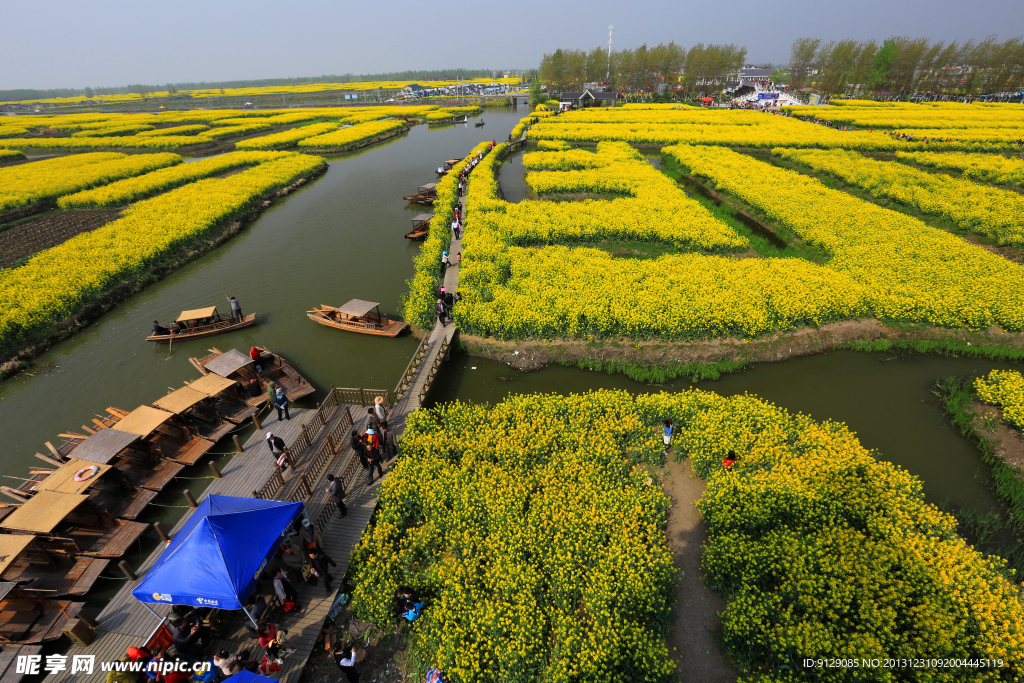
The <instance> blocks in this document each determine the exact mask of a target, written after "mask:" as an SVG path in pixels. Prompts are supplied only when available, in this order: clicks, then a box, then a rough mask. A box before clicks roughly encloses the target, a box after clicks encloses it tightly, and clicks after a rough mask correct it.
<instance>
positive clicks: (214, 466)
mask: <svg viewBox="0 0 1024 683" xmlns="http://www.w3.org/2000/svg"><path fill="white" fill-rule="evenodd" d="M210 469H211V470H213V478H214V479H220V478H221V477H223V476H224V475H222V474H221V473H220V469H218V467H217V463H216V462H214V461H213V460H211V461H210Z"/></svg>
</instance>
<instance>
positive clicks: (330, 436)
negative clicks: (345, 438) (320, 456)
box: [327, 434, 338, 454]
mask: <svg viewBox="0 0 1024 683" xmlns="http://www.w3.org/2000/svg"><path fill="white" fill-rule="evenodd" d="M327 445H328V446H329V447H330V449H331V453H332V454H334V453H337V452H338V449H337V448H335V447H334V435H333V434H328V435H327Z"/></svg>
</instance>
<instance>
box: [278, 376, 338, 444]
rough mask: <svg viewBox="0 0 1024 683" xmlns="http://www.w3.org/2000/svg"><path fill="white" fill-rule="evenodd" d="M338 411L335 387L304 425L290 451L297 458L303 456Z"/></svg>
mask: <svg viewBox="0 0 1024 683" xmlns="http://www.w3.org/2000/svg"><path fill="white" fill-rule="evenodd" d="M337 409H338V395H337V393H335V391H334V387H331V390H330V391H329V392H328V393H327V398H325V399H324V402H323V403H321V404H320V407H319V408H317V409H316V412H315V413H313V417H311V418H309V419H308V420H307V421H306V422H305V423H304V424H303V425H302V431H301V432H300V433H299V435H298V437H296V439H295V441H294V442H293V443H292V444H291V445H290V446H289V447H288V448H289V450H290V451H291V452H292V453H294V454H295V456H296V457H299V456H301V455H302V453H303V452H304V451H305V450H306V449H307V448H309V444H311V443H313V441H315V440H316V436H317V434H319V433H320V430H321V429H323V428H324V426H325V425H326V424H327V423H328V422H330V421H331V419H332V418H333V417H334V413H335V411H336V410H337Z"/></svg>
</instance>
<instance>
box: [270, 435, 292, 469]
mask: <svg viewBox="0 0 1024 683" xmlns="http://www.w3.org/2000/svg"><path fill="white" fill-rule="evenodd" d="M267 446H268V447H269V448H270V455H272V456H273V458H274V465H275V466H276V467H280V468H281V470H282V471H284V469H285V468H286V467H288V458H287V456H286V455H285V450H284V449H285V445H284V439H282V438H281V437H279V436H274V433H273V432H267Z"/></svg>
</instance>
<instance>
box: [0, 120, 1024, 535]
mask: <svg viewBox="0 0 1024 683" xmlns="http://www.w3.org/2000/svg"><path fill="white" fill-rule="evenodd" d="M524 114H525V112H524V110H523V109H522V108H520V110H519V111H515V110H488V111H486V112H485V113H484V114H483V118H484V119H485V121H486V122H487V125H486V127H485V128H482V129H481V128H474V127H473V126H472V123H473V122H472V121H471V122H470V124H469V125H465V124H463V125H456V126H446V127H443V128H439V129H430V128H428V127H426V126H416V127H414V128H413V129H412V130H411V131H410V132H409V133H408V134H407V135H404V136H401V137H399V138H395V139H393V140H390V141H387V142H385V143H383V144H381V145H378V146H374V147H371V148H368V149H365V150H360V151H358V152H354V153H350V154H345V155H336V156H333V157H330V158H329V159H328V160H329V162H330V164H331V167H330V170H329V172H328V173H327V174H325V175H324V176H322V177H320V178H319V179H317V180H315V181H314V182H312V183H311V184H309V185H308V186H306V187H304V188H302V189H300V190H299V191H298V192H296V193H295V194H293V195H291V196H289V197H287V198H286V199H284V200H282V201H280V202H278V203H277V204H275V205H274V206H273V207H271V208H270V209H269V210H267V211H266V212H265V213H264V214H263V215H262V216H261V217H260V218H259V219H257V220H256V221H255V222H253V223H252V225H250V226H249V227H248V228H246V229H245V230H244V231H243V232H242V233H240V234H239V235H238V236H236V237H235V238H233V239H231V240H230V241H228V242H227V243H226V244H224V245H223V246H221V247H220V248H218V249H216V250H215V251H213V252H211V253H209V254H207V255H205V256H203V257H202V258H200V259H198V260H196V261H194V262H192V263H190V264H188V265H187V266H185V267H184V268H182V269H181V270H179V271H178V272H176V273H174V274H173V275H171V276H169V277H167V278H166V279H164V280H163V281H161V282H159V283H156V284H155V285H153V286H151V287H149V288H148V289H147V290H145V291H144V292H142V293H140V294H138V295H136V296H134V297H132V298H131V299H129V300H127V301H126V302H125V303H124V304H122V305H121V306H119V307H118V308H116V309H115V310H113V311H111V312H110V313H108V314H107V315H105V316H103V317H102V318H101V319H100V320H99V321H98V322H97V323H96V324H94V325H92V326H91V327H89V328H88V329H86V330H84V331H83V332H81V333H80V334H78V335H77V336H75V337H74V338H72V339H70V340H67V341H65V342H63V343H61V344H58V345H56V346H55V347H54V348H52V349H51V350H49V351H48V352H46V353H45V354H43V355H42V356H40V357H39V358H38V359H37V361H36V364H35V366H34V367H33V369H32V371H31V373H26V374H22V375H19V376H17V377H13V378H10V379H8V380H7V381H5V382H2V383H0V430H2V433H3V434H4V437H5V446H6V447H5V449H4V451H3V454H2V456H0V457H2V468H3V472H4V473H6V474H8V475H13V476H23V475H24V473H25V472H26V471H27V468H28V467H29V466H32V465H35V464H37V463H38V461H37V460H36V459H35V458H34V457H33V453H36V452H38V451H41V450H43V442H44V441H47V440H50V441H54V440H56V439H57V434H59V433H60V432H63V431H66V430H69V429H70V430H72V431H75V430H77V429H78V427H79V425H81V424H83V423H84V424H89V421H90V419H91V418H92V417H93V416H94V415H95V414H97V413H102V412H103V411H104V409H105V408H106V407H107V406H118V407H121V408H125V409H129V410H130V409H132V408H134V407H135V406H137V405H139V404H141V403H148V402H151V401H153V400H155V399H156V398H157V397H159V396H161V395H162V394H164V393H165V392H166V391H167V389H168V388H169V387H174V388H176V387H179V386H181V383H182V381H183V380H185V379H192V378H194V377H196V376H197V373H196V371H195V370H194V369H193V368H192V366H191V365H190V364H189V363H188V356H189V355H202V354H203V353H204V351H205V350H206V349H207V348H208V347H210V346H217V347H219V348H222V349H227V348H231V347H236V348H240V349H243V350H245V349H248V347H249V346H251V345H253V344H258V345H261V346H266V347H269V348H271V349H273V350H274V351H277V352H279V353H281V354H283V355H284V356H285V357H287V358H288V359H289V360H291V361H292V362H293V363H294V364H295V365H296V367H297V368H298V369H299V371H300V372H301V373H303V374H304V375H305V376H306V377H307V379H309V380H310V381H311V382H312V383H313V384H314V385H315V386H316V387H317V388H318V389H320V390H321V391H320V392H318V394H317V396H322V395H323V394H322V390H323V389H326V388H327V387H328V386H330V385H332V384H333V385H335V386H353V387H358V386H362V387H372V388H392V387H394V385H395V383H396V382H397V380H398V378H399V376H400V374H401V373H402V371H403V369H404V368H405V366H406V363H407V362H408V360H409V357H410V355H411V354H412V352H413V350H414V349H415V347H416V345H417V343H418V342H417V340H416V339H415V338H413V337H411V336H408V335H407V336H402V337H398V338H396V339H381V338H377V337H366V336H361V335H355V334H348V333H344V332H340V331H336V330H331V329H327V328H324V327H321V326H319V325H316V324H314V323H313V322H311V321H309V320H307V319H306V316H305V312H306V310H307V309H310V308H312V307H313V306H314V305H316V304H333V305H338V304H340V303H343V302H345V301H347V300H349V299H352V298H362V299H370V300H373V301H379V302H381V308H382V310H384V311H386V312H389V313H395V312H397V311H398V308H399V302H400V298H401V296H402V295H403V294H404V292H405V289H406V284H405V283H406V280H407V279H408V278H409V277H410V276H411V275H412V272H413V266H412V259H413V257H414V256H415V254H416V252H417V250H418V249H419V245H418V244H414V243H409V242H408V241H407V240H405V239H404V238H403V234H404V233H405V232H406V231H407V230H408V229H409V226H410V218H411V217H412V216H414V215H416V214H417V213H420V212H421V211H422V209H423V207H419V206H416V205H407V204H406V203H405V202H404V201H402V199H401V196H402V195H405V194H411V193H414V192H415V190H416V187H417V186H418V185H421V184H423V183H426V182H432V181H433V180H435V174H434V169H435V168H436V167H437V166H438V164H439V163H440V162H441V161H442V160H444V159H449V158H456V157H461V156H462V155H464V154H465V152H466V151H467V150H469V149H470V148H471V147H472V146H473V145H474V144H476V143H477V142H479V141H480V140H481V139H483V138H485V137H490V138H495V139H502V138H504V137H505V136H507V134H508V131H509V130H511V128H512V127H513V125H514V124H515V123H516V121H517V120H518V119H519V118H520V117H521V116H523V115H524ZM522 173H523V170H522V164H521V154H517V155H515V157H513V159H512V161H511V162H510V163H509V164H507V165H506V166H505V167H503V169H502V171H501V180H502V182H503V186H504V189H505V192H506V196H507V198H508V199H509V200H510V201H519V200H521V199H523V198H524V196H525V187H524V184H523V183H522ZM225 293H227V294H232V295H234V296H237V297H238V298H239V299H240V301H241V303H242V306H243V311H244V312H246V313H249V312H256V313H258V314H259V318H260V322H259V325H258V326H255V327H252V328H248V329H247V330H243V331H239V332H235V333H231V334H225V335H221V336H218V337H214V338H211V339H207V340H202V339H200V340H195V341H192V342H184V343H180V344H176V345H175V348H174V350H173V354H172V355H170V356H169V355H168V348H167V347H166V346H157V345H153V344H147V343H146V342H144V341H143V337H145V335H146V334H147V333H148V331H149V329H150V326H151V324H152V321H153V320H154V319H156V320H160V321H161V322H164V321H168V320H171V319H173V318H174V317H176V316H177V314H178V313H179V312H180V311H181V310H183V309H188V308H196V307H200V306H206V305H212V304H219V305H221V306H224V305H225V303H226V302H225V299H224V297H225ZM993 367H1005V365H1004V364H999V363H993V362H987V361H979V360H969V359H951V358H942V357H893V356H891V355H888V354H858V353H853V352H837V353H830V354H824V355H819V356H813V357H808V358H802V359H795V360H790V361H787V362H784V363H778V364H769V365H762V366H758V367H754V368H751V369H748V370H745V371H743V372H740V373H737V374H734V375H729V376H725V377H723V378H722V379H720V380H718V381H714V382H703V383H701V384H700V386H701V388H704V389H708V390H712V391H717V392H720V393H723V394H736V393H742V392H750V393H753V394H756V395H758V396H760V397H762V398H764V399H766V400H769V401H772V402H774V403H776V404H778V405H780V406H782V407H784V408H787V409H790V410H794V411H802V412H805V413H808V414H810V415H812V416H813V417H815V418H817V419H827V418H829V419H835V420H840V421H843V422H845V423H847V424H848V425H849V426H850V427H851V428H852V429H853V430H855V431H856V432H857V433H858V435H859V436H860V438H861V440H862V442H863V443H864V444H865V445H866V446H867V447H869V448H872V449H876V450H877V451H878V453H879V456H880V457H882V458H885V459H888V460H891V461H892V462H894V463H896V464H898V465H900V466H902V467H905V468H906V469H908V470H909V471H910V472H912V473H914V474H916V475H918V476H919V477H921V479H922V480H923V481H924V482H925V486H926V491H927V494H928V497H929V499H930V500H932V501H933V502H945V501H948V502H951V503H953V504H955V505H957V506H961V507H964V508H970V509H974V510H977V511H979V512H986V511H989V510H991V509H994V508H996V507H997V501H996V500H995V498H994V496H993V494H992V493H991V490H990V488H989V487H988V485H987V467H986V466H985V465H984V464H983V463H982V462H981V460H980V459H979V456H978V453H977V452H976V450H975V449H974V448H973V447H972V446H971V445H970V443H969V442H967V441H966V440H965V439H963V438H962V437H960V436H959V435H958V434H956V433H955V432H954V431H953V430H952V429H951V428H950V427H949V425H948V424H947V422H946V420H945V418H944V416H943V414H942V409H941V407H940V406H939V405H938V403H937V401H936V400H935V397H934V396H933V395H932V394H931V393H930V390H931V388H932V387H933V385H934V383H935V381H936V380H937V379H938V378H940V377H942V376H945V375H971V374H975V373H981V372H985V371H987V370H989V369H991V368H993ZM690 386H692V385H691V383H689V382H686V381H682V380H680V381H676V382H673V383H670V384H666V385H659V386H651V385H645V384H641V383H637V382H634V381H632V380H629V379H628V378H626V377H623V376H617V375H616V376H613V375H607V374H603V373H597V372H590V371H585V370H579V369H574V368H565V367H552V368H547V369H544V370H540V371H536V372H532V373H521V372H519V371H516V370H514V369H512V368H510V367H508V366H506V365H504V364H501V363H496V362H493V361H488V360H484V359H480V358H473V357H468V356H464V355H463V356H459V355H456V356H454V357H453V361H452V362H451V363H449V364H448V365H447V366H445V368H444V370H443V372H442V374H441V376H440V380H439V384H438V385H437V386H436V387H435V389H434V390H433V391H432V394H431V400H435V401H436V400H452V399H463V400H485V401H490V402H495V401H498V400H501V398H502V397H503V396H505V395H507V394H508V393H513V392H533V391H556V392H563V393H566V392H579V391H586V390H588V389H592V388H599V387H601V388H619V389H627V390H630V391H637V392H640V391H660V390H669V391H671V390H681V389H685V388H688V387H690ZM271 426H272V423H271ZM220 450H222V451H227V450H229V447H228V446H223V447H222V448H220ZM8 483H9V484H10V483H14V484H16V482H14V481H11V482H8ZM202 488H203V485H202V484H201V483H198V482H195V483H194V485H193V486H192V489H193V491H199V490H201V489H202ZM172 496H177V498H175V499H174V500H173V501H172V502H173V503H174V504H178V503H180V502H181V500H180V488H176V489H175V491H170V492H168V493H166V494H165V495H164V496H162V497H161V499H160V500H164V501H165V502H167V499H168V498H169V497H172ZM165 510H167V511H168V512H166V513H165V512H161V511H159V510H157V511H154V512H153V513H151V514H152V515H153V519H156V518H160V517H163V518H165V519H166V518H167V517H168V516H176V514H173V515H171V513H170V510H171V508H166V509H165ZM144 519H145V521H151V520H150V519H149V518H144Z"/></svg>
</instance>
